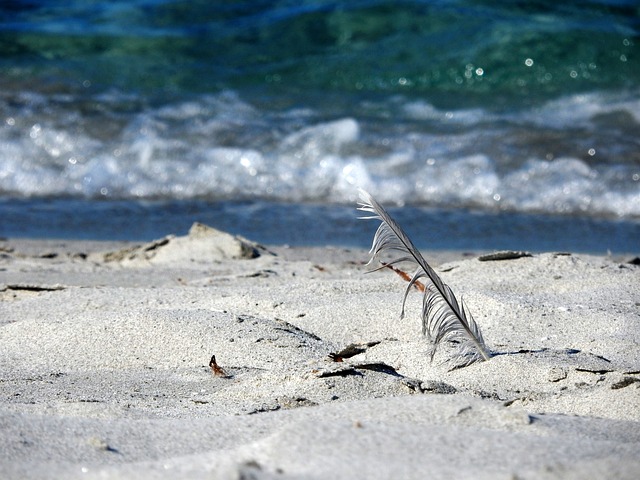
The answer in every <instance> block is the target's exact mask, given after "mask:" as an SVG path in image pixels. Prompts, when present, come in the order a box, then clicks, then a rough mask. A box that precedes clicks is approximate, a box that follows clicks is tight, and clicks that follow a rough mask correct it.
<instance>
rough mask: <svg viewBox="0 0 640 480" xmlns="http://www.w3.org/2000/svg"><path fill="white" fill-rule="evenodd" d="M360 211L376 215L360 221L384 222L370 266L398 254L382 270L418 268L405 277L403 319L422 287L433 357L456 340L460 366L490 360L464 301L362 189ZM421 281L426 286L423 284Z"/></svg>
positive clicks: (426, 330)
mask: <svg viewBox="0 0 640 480" xmlns="http://www.w3.org/2000/svg"><path fill="white" fill-rule="evenodd" d="M358 210H360V211H363V212H369V213H372V214H373V215H371V216H366V217H361V218H364V219H376V220H380V221H381V224H380V226H379V227H378V230H377V231H376V233H375V235H374V237H373V243H372V246H371V250H370V252H369V253H370V254H371V260H370V261H369V263H371V262H372V261H373V260H374V259H375V258H377V257H378V256H379V255H380V254H381V253H383V252H392V253H394V252H396V253H399V254H400V255H399V256H398V257H397V258H394V259H393V260H391V261H388V262H386V263H383V265H382V267H380V268H385V267H387V268H391V269H394V268H393V266H394V265H395V264H397V263H400V262H411V263H413V264H416V265H417V269H416V271H415V273H414V274H413V275H412V276H411V277H410V278H409V276H408V275H406V277H405V279H407V280H408V282H409V285H408V286H407V288H406V290H405V292H404V297H403V300H402V311H401V316H404V310H405V303H406V300H407V296H408V294H409V291H410V290H411V287H414V286H415V287H418V288H420V287H423V290H422V291H423V292H424V294H423V302H422V333H423V334H425V335H426V336H427V337H428V338H429V339H430V340H431V341H432V342H433V343H434V349H433V351H432V355H431V356H432V358H433V355H434V354H435V349H436V347H437V346H438V345H439V344H440V343H441V342H443V341H455V342H456V343H458V353H457V357H458V358H457V359H458V360H459V361H460V362H461V363H462V365H460V366H464V365H469V364H471V363H474V362H476V361H479V360H489V358H490V353H489V350H488V349H487V347H486V345H485V343H484V339H483V338H482V333H481V332H480V328H479V327H478V325H477V324H476V322H475V321H474V319H473V317H472V316H471V313H470V312H469V311H468V310H467V308H466V306H465V305H464V304H463V302H462V301H460V302H458V300H457V298H456V297H455V295H454V294H453V292H452V290H451V288H449V286H448V285H447V284H445V283H444V282H443V281H442V279H441V278H440V277H439V276H438V274H436V272H435V271H434V270H433V269H432V268H431V266H430V265H429V264H428V263H427V261H426V260H425V259H424V258H423V256H422V254H421V253H420V252H419V251H418V249H417V248H416V247H415V246H414V245H413V242H412V241H411V239H410V238H409V237H408V236H407V234H406V233H405V232H404V231H403V230H402V228H400V225H398V224H397V223H396V221H395V220H393V218H391V216H390V215H389V214H388V213H387V212H386V210H385V209H384V208H383V207H382V205H380V204H379V203H378V202H377V201H376V200H375V199H374V198H373V197H372V196H371V195H369V194H368V193H367V192H365V191H364V190H360V202H359V206H358ZM394 270H395V269H394ZM396 272H397V270H396ZM422 279H424V280H425V283H426V285H422V284H421V282H420V280H422Z"/></svg>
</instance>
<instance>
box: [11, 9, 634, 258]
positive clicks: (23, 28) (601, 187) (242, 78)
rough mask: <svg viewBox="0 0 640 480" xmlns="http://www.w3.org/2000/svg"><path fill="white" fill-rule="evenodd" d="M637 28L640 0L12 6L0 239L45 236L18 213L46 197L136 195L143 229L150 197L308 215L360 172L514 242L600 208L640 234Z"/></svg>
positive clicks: (62, 206) (337, 198)
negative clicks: (535, 228)
mask: <svg viewBox="0 0 640 480" xmlns="http://www.w3.org/2000/svg"><path fill="white" fill-rule="evenodd" d="M639 27H640V6H638V3H637V2H631V1H626V2H625V1H591V2H562V3H561V2H546V1H539V2H486V1H485V2H481V1H451V0H450V1H428V2H427V1H402V2H391V1H373V0H369V1H353V2H329V1H320V0H308V1H302V2H300V1H298V2H292V1H280V2H278V1H272V2H266V1H251V2H250V1H227V2H214V1H210V0H206V1H205V0H202V1H191V2H178V1H170V0H138V1H109V2H107V1H80V0H78V1H71V2H56V1H44V0H43V1H35V0H30V1H12V2H3V3H2V4H1V5H0V199H2V202H0V218H3V221H2V224H0V235H20V234H22V235H36V234H38V235H46V234H47V231H44V232H43V231H41V230H37V229H36V230H34V229H30V228H28V227H27V226H26V224H25V222H24V221H22V222H20V221H18V220H10V219H17V218H19V216H15V213H16V209H18V211H21V212H22V213H23V214H24V217H23V218H24V219H26V220H27V224H28V223H33V222H35V221H37V220H36V219H37V218H38V217H37V216H33V212H34V211H39V208H40V206H41V205H42V202H43V201H44V202H45V203H46V202H47V201H49V200H51V199H53V200H56V202H54V203H53V204H55V205H57V207H56V209H55V210H53V211H51V212H50V215H53V216H54V217H55V216H56V215H57V217H56V218H55V219H54V220H55V221H52V222H51V224H50V229H49V230H48V234H50V235H55V236H70V237H78V236H82V235H85V234H86V232H85V231H83V229H87V228H88V231H89V232H99V231H100V232H102V230H101V229H100V228H92V227H91V226H87V223H86V222H84V221H83V222H82V227H80V226H78V224H77V223H76V222H73V221H71V219H73V217H74V215H78V216H80V217H82V218H84V219H87V221H89V222H90V219H91V218H96V217H97V215H95V214H92V212H102V213H103V215H102V217H101V218H100V222H106V223H107V224H108V223H109V222H110V221H112V222H114V223H113V224H114V225H116V224H118V222H120V220H119V219H118V218H117V216H118V215H119V213H118V212H121V211H122V209H121V208H120V207H119V205H122V203H121V202H124V203H125V204H126V203H130V207H129V208H126V209H125V210H126V211H127V215H140V218H139V221H137V222H134V225H140V226H141V227H140V228H142V229H143V230H144V228H143V227H142V225H144V224H145V218H146V217H145V216H146V215H149V214H150V213H149V210H147V209H145V208H144V207H143V205H149V204H153V205H155V206H154V209H153V212H154V213H153V215H152V216H153V218H156V216H160V217H162V214H163V212H164V213H165V214H166V215H167V217H166V220H167V221H168V220H169V219H170V218H173V217H172V216H171V215H172V214H171V211H173V210H171V209H166V210H163V207H162V206H163V205H174V206H175V205H179V204H180V203H181V202H182V204H183V206H184V208H185V209H187V210H189V208H191V207H189V206H190V205H203V204H205V205H210V206H211V209H212V210H215V211H217V208H218V206H220V205H227V206H228V208H226V209H223V210H224V212H225V215H233V216H234V218H232V219H225V220H224V221H223V222H222V223H224V224H225V225H227V224H228V225H231V226H233V225H236V226H237V228H238V229H239V230H242V231H245V230H247V229H246V228H244V227H242V226H243V225H248V224H250V223H251V221H250V218H251V215H252V212H253V211H255V208H256V207H255V205H262V208H263V209H264V210H277V211H278V212H280V215H282V216H284V217H285V218H284V219H283V220H282V221H284V222H287V221H288V222H290V223H289V225H291V227H293V228H294V227H295V226H296V225H297V224H298V223H299V222H300V221H302V219H303V217H304V216H301V214H298V213H297V212H299V211H305V208H308V206H309V205H314V206H317V207H318V208H320V211H322V212H326V210H324V209H325V208H328V209H335V210H336V211H343V210H342V209H343V208H347V207H348V208H351V207H352V206H353V205H354V203H355V200H356V198H357V187H359V186H360V187H364V188H366V189H367V190H369V191H370V192H371V193H372V194H374V196H376V197H377V198H378V199H379V200H381V201H383V202H384V203H385V204H387V205H390V206H410V207H412V208H413V207H415V210H411V211H413V212H414V213H415V212H425V211H438V212H452V214H454V216H455V215H467V214H468V215H471V216H469V218H468V222H460V224H461V225H465V224H470V223H471V222H473V221H474V218H476V217H474V216H473V215H475V213H474V214H473V215H472V214H470V213H469V212H479V213H480V214H481V215H482V216H483V217H482V218H486V219H493V220H487V222H488V223H487V225H489V226H491V225H492V224H495V225H496V226H498V227H499V231H503V232H506V233H504V234H505V235H508V236H509V237H510V238H514V239H517V238H519V240H521V241H523V240H524V236H523V235H520V237H518V234H517V232H518V231H521V230H522V229H519V230H518V229H513V228H509V222H510V219H511V220H512V221H513V222H514V225H515V224H518V225H522V224H523V223H522V222H524V223H526V219H530V220H531V222H532V224H536V225H538V223H536V222H538V221H539V220H540V219H541V218H547V219H550V220H549V221H550V222H551V223H553V222H556V221H557V220H558V219H560V220H559V221H560V224H561V223H562V222H563V221H564V222H577V224H579V225H582V226H581V227H579V228H578V227H576V228H577V230H575V232H579V231H580V232H582V230H580V229H582V228H583V226H584V225H585V224H584V222H587V224H590V225H591V224H592V225H594V226H593V229H592V231H593V235H594V236H595V237H597V238H595V239H594V242H593V244H594V245H599V244H607V243H609V244H612V245H614V248H616V245H620V246H621V248H622V244H620V243H619V242H618V243H616V241H613V240H611V239H609V238H607V231H608V230H610V231H614V230H615V231H616V232H617V233H616V235H617V236H618V237H620V236H623V237H629V236H632V241H636V240H637V238H636V236H637V229H636V225H637V224H638V222H640V148H638V147H639V146H640V145H639V142H638V140H637V139H638V138H640V82H639V80H640V61H639V60H638V42H639V41H640V39H639V38H638V31H639ZM140 202H142V203H140ZM149 202H151V203H149ZM203 202H204V203H203ZM249 205H252V207H249ZM297 207H300V208H297ZM303 207H304V208H303ZM105 208H106V210H105ZM20 209H22V210H20ZM178 210H180V209H179V208H178ZM105 211H108V212H109V215H107V216H105V215H104V212H105ZM203 211H206V209H203ZM136 212H137V213H136ZM416 215H418V213H416ZM420 218H422V217H420ZM65 219H66V220H65ZM522 219H524V220H522ZM601 221H605V222H610V224H611V225H618V226H621V228H622V227H624V228H627V227H628V228H629V229H627V230H624V228H623V230H624V232H626V233H624V234H621V233H620V232H619V231H618V230H616V228H613V229H611V228H609V229H607V228H604V229H601V228H599V227H597V226H595V225H596V224H597V225H600V223H598V222H601ZM492 222H494V223H492ZM589 222H592V223H589ZM271 224H272V223H266V224H265V225H263V226H262V228H263V229H267V231H263V232H262V233H263V236H264V238H268V239H269V240H270V241H271V240H273V241H275V242H276V243H292V242H291V241H290V238H289V237H290V233H289V234H285V233H282V235H281V237H282V238H279V237H278V232H284V231H286V230H287V229H286V228H285V229H284V230H283V229H282V228H280V229H278V230H274V231H273V232H271V231H268V229H269V228H271V227H270V226H269V225H271ZM311 224H313V222H311ZM54 225H55V227H54ZM154 225H155V224H154ZM445 225H446V222H445ZM145 228H146V227H145ZM149 228H151V227H149ZM154 228H155V227H154ZM325 228H326V227H325ZM249 230H250V229H249ZM485 230H486V229H485ZM525 230H526V229H525ZM543 230H544V229H543ZM549 230H554V228H552V227H549ZM569 230H570V231H573V230H571V229H569ZM36 231H39V232H40V233H36ZM110 231H113V229H112V228H111V229H110V228H106V229H105V230H104V232H103V233H100V234H98V233H96V235H98V236H103V237H104V236H109V232H110ZM153 231H154V232H156V231H158V229H154V230H153ZM554 231H555V230H554ZM140 232H142V230H140ZM149 232H150V230H147V233H149ZM575 232H574V233H575ZM112 235H113V234H112ZM257 235H260V232H257ZM443 235H444V236H445V237H446V231H444V232H443ZM451 235H455V236H456V237H460V238H462V237H465V236H471V237H470V238H478V239H479V240H478V241H480V239H481V238H482V233H481V232H477V231H476V230H473V229H471V228H469V229H468V230H467V231H465V230H464V228H461V227H456V228H455V229H452V230H451ZM487 235H488V236H487V238H484V240H483V241H485V243H490V242H491V241H493V240H491V239H492V238H493V237H492V236H491V235H489V234H487ZM492 235H493V234H492ZM554 235H555V234H554ZM566 235H567V238H569V239H570V238H573V239H574V240H575V242H574V244H575V245H576V246H577V245H578V237H579V236H584V233H575V234H570V233H569V231H568V232H567V234H566ZM572 235H573V236H572ZM143 236H147V234H144V235H143V234H142V233H139V234H138V237H143ZM135 237H136V229H135V228H134V229H133V231H132V232H131V235H130V238H135ZM311 238H326V239H327V240H326V242H329V243H330V242H331V238H339V236H338V237H336V236H335V235H333V236H323V235H319V234H316V235H312V236H311ZM558 238H562V234H561V229H559V230H558ZM599 240H602V242H601V243H598V241H599ZM301 241H302V240H301ZM541 241H542V240H541ZM336 242H344V241H343V240H336ZM293 243H295V242H293ZM298 243H299V242H298ZM303 243H304V242H303ZM565 243H568V245H567V246H566V247H564V248H567V249H570V248H571V241H568V242H565ZM542 244H544V242H543V243H542ZM560 244H562V245H564V243H562V242H561V243H560ZM624 245H627V246H628V245H629V243H628V241H627V243H625V244H624ZM576 248H578V247H576ZM625 248H627V247H626V246H625Z"/></svg>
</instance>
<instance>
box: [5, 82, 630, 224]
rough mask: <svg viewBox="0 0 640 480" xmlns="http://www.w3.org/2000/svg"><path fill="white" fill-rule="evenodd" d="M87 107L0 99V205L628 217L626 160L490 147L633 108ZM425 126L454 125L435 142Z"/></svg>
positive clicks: (228, 99)
mask: <svg viewBox="0 0 640 480" xmlns="http://www.w3.org/2000/svg"><path fill="white" fill-rule="evenodd" d="M97 101H100V102H102V106H103V108H104V109H105V111H107V112H108V115H106V117H101V116H100V115H93V114H92V115H89V116H83V115H82V114H81V113H80V112H79V111H78V110H76V109H75V107H74V103H73V101H71V100H69V99H60V98H49V97H45V96H41V95H35V94H28V93H25V94H23V95H21V96H19V98H18V101H7V100H6V99H5V100H2V98H1V97H0V102H2V104H1V105H0V107H2V111H3V112H5V117H4V121H3V122H1V123H0V145H1V146H2V148H1V150H0V165H1V167H2V168H1V169H0V193H4V194H6V195H22V196H57V195H73V196H85V197H107V198H138V199H144V198H194V197H206V198H211V199H230V198H246V197H256V196H257V197H262V198H268V199H273V200H280V201H291V202H299V201H319V202H336V203H352V202H353V201H354V200H355V198H356V188H357V187H358V186H361V187H364V188H366V189H367V190H369V191H371V193H372V194H374V195H376V197H377V198H379V199H380V200H381V201H384V202H385V203H392V204H403V203H414V204H415V203H418V204H429V205H437V206H444V207H448V206H462V207H472V208H485V209H500V208H503V209H509V210H515V211H536V212H556V213H583V214H586V215H609V216H626V217H640V201H639V196H640V171H639V170H638V167H637V165H635V164H634V163H633V162H627V161H626V159H621V162H620V163H619V164H616V163H614V162H611V161H610V160H609V161H608V163H598V162H597V160H598V157H597V155H596V157H594V158H593V162H590V163H587V162H585V161H584V160H582V159H580V158H575V156H569V155H565V156H561V157H560V158H556V159H554V160H549V159H545V158H538V157H536V156H535V155H531V154H527V147H526V145H525V147H523V148H522V153H523V156H522V157H521V158H520V157H517V155H516V157H515V158H516V159H517V160H515V161H514V160H513V159H506V160H505V158H504V157H503V156H501V155H502V154H503V150H500V149H499V148H495V149H494V148H492V147H493V146H495V144H497V143H499V142H500V140H501V138H503V137H505V136H507V135H509V134H510V132H511V130H509V129H510V128H519V130H520V132H521V131H522V128H521V126H522V124H526V125H527V128H529V129H531V134H532V135H534V137H533V138H537V137H535V135H544V133H545V132H546V131H547V130H548V129H549V128H552V129H557V130H556V131H558V132H564V130H563V129H565V128H567V127H568V126H573V125H576V124H580V125H582V126H584V125H587V126H590V128H591V127H593V129H596V128H597V126H596V125H595V124H594V123H593V119H594V118H595V117H597V116H598V115H600V114H603V113H607V112H609V113H611V112H620V111H623V112H627V113H629V114H630V115H632V117H625V118H633V119H636V120H637V119H638V118H639V117H638V115H639V114H638V113H636V112H637V111H640V103H639V102H640V101H638V100H635V99H633V98H631V99H629V98H626V97H620V98H614V99H607V98H606V97H605V96H603V95H595V94H594V95H583V96H573V97H569V98H564V99H559V100H557V101H554V102H549V103H548V104H546V105H543V106H541V107H539V108H538V109H535V110H531V111H524V112H516V113H513V112H511V113H505V114H488V113H487V112H483V111H481V110H478V109H468V110H460V111H457V112H453V114H452V115H448V114H447V112H446V111H440V110H438V109H436V108H435V107H433V106H431V105H430V104H428V103H426V102H423V101H403V100H402V99H398V98H394V99H390V100H389V105H388V107H389V108H390V109H392V110H393V109H395V111H399V112H400V114H401V115H405V117H403V118H399V119H398V120H397V121H386V122H387V123H385V121H382V120H375V121H374V122H373V123H370V122H369V121H367V120H366V119H357V118H356V117H344V118H329V119H327V118H324V117H323V116H322V115H320V113H319V112H318V111H314V110H313V109H310V108H297V107H296V108H292V109H290V110H284V111H275V110H274V111H260V110H258V109H257V108H256V107H254V106H252V105H251V104H249V103H248V102H246V101H244V100H243V99H241V98H240V97H239V96H238V95H237V94H236V93H234V92H223V93H222V94H219V95H205V96H203V97H201V98H199V99H197V100H188V101H184V102H176V103H171V104H164V105H162V106H160V107H158V108H151V107H145V108H142V107H141V108H140V109H139V111H135V110H134V111H131V110H132V109H128V110H127V109H122V110H123V112H121V111H120V110H119V108H120V105H121V104H122V102H124V103H125V104H126V105H130V103H131V102H132V99H131V98H129V97H127V96H122V95H119V94H117V93H112V94H103V95H102V96H101V97H100V98H99V99H97ZM636 107H638V108H637V110H633V109H635V108H636ZM52 112H53V113H52ZM402 112H404V113H402ZM105 118H106V119H107V120H108V121H107V123H106V127H108V128H106V127H105V126H104V125H103V122H105ZM407 119H409V120H411V121H410V122H408V123H406V124H405V123H403V122H404V120H407ZM496 119H497V120H499V121H498V122H494V123H492V122H491V121H489V120H496ZM422 121H424V122H425V123H424V124H423V123H421V122H422ZM434 122H435V124H438V125H439V124H440V122H442V123H443V124H446V122H449V123H448V124H447V125H458V127H456V128H453V129H452V130H451V131H450V132H449V131H448V130H447V129H446V128H445V129H444V130H443V129H440V128H439V127H438V128H436V129H435V130H434V129H433V124H434ZM536 125H540V127H537V126H536ZM536 129H538V130H536ZM522 138H525V137H522ZM558 145H560V146H561V145H562V144H561V143H559V144H558ZM498 146H499V145H498ZM558 148H559V147H558ZM614 153H616V152H615V151H614ZM599 154H600V152H598V155H599ZM622 154H624V151H623V152H622ZM527 157H529V160H527V161H524V159H525V158H527Z"/></svg>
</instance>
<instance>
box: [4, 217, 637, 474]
mask: <svg viewBox="0 0 640 480" xmlns="http://www.w3.org/2000/svg"><path fill="white" fill-rule="evenodd" d="M429 253H431V252H429ZM482 253H486V252H473V254H471V253H468V252H462V251H449V252H438V251H436V252H433V254H432V255H431V254H428V255H426V256H425V258H426V259H427V261H429V262H430V263H431V264H432V266H434V268H436V270H437V272H438V273H439V275H441V276H442V279H443V280H444V281H445V282H446V283H447V284H449V285H450V286H451V288H452V289H453V290H454V292H455V293H456V294H458V295H461V296H463V297H464V300H465V303H466V304H467V306H468V308H469V309H470V310H472V312H473V315H474V317H475V319H476V321H477V322H478V323H479V325H480V327H481V328H482V331H483V334H484V337H485V340H486V342H487V344H488V345H489V347H490V348H491V350H492V352H493V353H494V355H493V357H492V358H491V359H490V360H489V361H487V362H479V363H476V364H473V365H471V366H468V367H465V368H459V369H456V370H451V371H450V370H449V368H448V366H447V363H446V361H447V357H446V355H447V352H446V349H442V351H440V352H439V353H438V354H437V355H436V358H435V359H434V361H433V362H430V361H429V352H430V345H429V343H428V342H427V340H426V339H425V338H423V337H422V336H421V335H420V320H419V318H418V315H419V308H420V306H419V305H420V295H419V294H418V293H411V294H410V295H409V297H408V301H407V312H406V315H405V317H404V318H403V319H400V318H399V314H400V306H401V301H402V294H403V291H404V288H405V286H406V283H405V282H404V281H403V280H402V279H401V278H400V277H399V276H397V275H395V274H394V273H393V272H390V271H386V270H385V271H378V272H373V273H366V272H367V271H368V269H369V268H368V267H367V266H366V265H365V264H366V262H367V261H368V254H367V252H366V250H364V249H345V248H336V247H330V248H326V247H324V248H323V247H311V248H300V247H282V246H276V247H272V246H266V247H265V246H262V245H257V244H255V243H253V242H250V241H249V240H246V239H242V238H238V237H234V236H231V235H228V234H225V233H224V232H217V231H211V230H207V229H206V228H204V227H201V228H194V229H192V231H191V233H190V234H189V235H186V236H183V237H174V236H171V237H166V238H165V239H159V240H158V241H156V242H149V243H147V244H142V245H141V244H139V243H131V242H107V243H104V242H87V241H68V240H22V239H6V240H3V241H1V242H0V350H1V351H3V354H2V356H0V378H2V380H3V381H2V382H0V399H1V400H0V425H1V427H2V428H0V431H1V432H2V433H0V447H2V448H0V451H1V452H3V453H2V454H0V466H1V467H2V469H3V471H5V472H7V473H6V478H9V479H12V478H24V477H25V476H27V477H30V478H42V479H44V478H60V477H65V478H79V477H82V478H126V477H132V476H136V477H140V478H193V476H202V475H204V474H206V475H209V476H211V477H212V478H229V477H230V476H234V475H235V476H236V477H237V478H242V477H243V475H245V476H246V475H254V476H255V478H320V477H326V476H328V475H330V476H332V477H334V478H352V477H353V476H354V475H359V476H362V475H366V476H368V477H369V478H389V476H394V474H395V476H402V477H405V478H419V477H421V476H422V475H423V473H424V472H425V471H430V472H431V473H432V475H433V477H434V478H450V475H451V474H453V472H456V473H457V474H458V476H459V478H489V477H491V478H509V477H510V476H511V477H512V476H518V478H594V479H595V478H601V477H602V475H604V474H607V475H609V477H610V478H621V479H626V478H635V477H636V476H637V474H638V472H640V462H639V461H638V460H637V449H638V447H639V446H640V433H638V432H639V431H640V428H639V427H640V405H639V403H638V400H637V399H638V398H639V395H638V393H639V392H640V359H639V358H638V357H637V353H636V352H638V351H639V347H640V312H639V311H638V305H637V286H638V285H639V284H640V267H639V266H637V265H634V264H631V263H628V262H629V261H630V260H632V258H629V257H630V256H625V257H624V258H618V257H605V256H593V255H583V254H570V253H561V252H556V253H540V254H533V255H532V256H527V257H519V258H511V259H507V260H486V261H479V260H478V255H479V254H482ZM354 345H355V346H356V347H357V348H356V350H357V352H358V353H356V354H354V355H349V356H346V355H345V357H344V358H343V359H342V361H335V356H336V354H340V352H344V351H345V349H347V348H348V347H350V346H351V348H352V350H353V346H354ZM212 355H215V356H216V359H217V362H218V364H219V365H220V367H221V368H222V369H223V370H224V373H225V375H217V374H214V373H213V372H212V370H211V368H210V367H209V361H210V358H211V356H212ZM332 355H333V357H332ZM343 355H344V354H343ZM332 358H333V359H332ZM471 439H474V440H471ZM451 445H459V447H451ZM488 445H489V446H490V447H487V446H488ZM487 449H488V450H487ZM452 468H453V469H454V470H452Z"/></svg>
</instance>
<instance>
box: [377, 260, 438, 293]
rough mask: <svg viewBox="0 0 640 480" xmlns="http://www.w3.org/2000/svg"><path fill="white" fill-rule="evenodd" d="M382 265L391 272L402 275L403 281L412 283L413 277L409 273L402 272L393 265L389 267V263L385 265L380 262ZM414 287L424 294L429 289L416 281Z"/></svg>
mask: <svg viewBox="0 0 640 480" xmlns="http://www.w3.org/2000/svg"><path fill="white" fill-rule="evenodd" d="M380 263H382V266H383V267H387V268H388V269H389V270H393V271H394V272H396V273H397V274H398V275H400V277H402V279H403V280H406V281H407V282H410V281H411V275H409V274H408V273H407V272H404V271H402V270H400V269H399V268H396V267H394V266H393V265H389V264H388V263H384V262H380ZM413 286H414V287H415V288H416V290H418V291H419V292H424V291H425V290H426V288H427V287H425V286H424V283H420V282H418V281H415V282H414V283H413Z"/></svg>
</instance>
